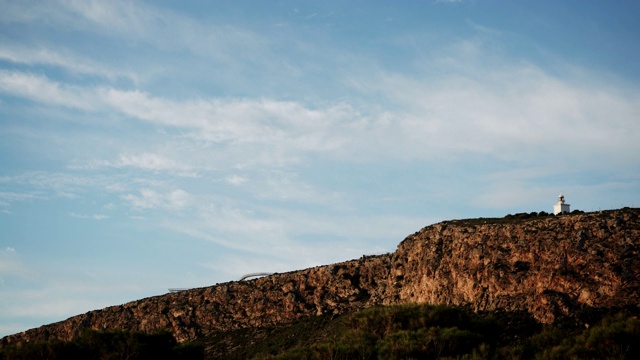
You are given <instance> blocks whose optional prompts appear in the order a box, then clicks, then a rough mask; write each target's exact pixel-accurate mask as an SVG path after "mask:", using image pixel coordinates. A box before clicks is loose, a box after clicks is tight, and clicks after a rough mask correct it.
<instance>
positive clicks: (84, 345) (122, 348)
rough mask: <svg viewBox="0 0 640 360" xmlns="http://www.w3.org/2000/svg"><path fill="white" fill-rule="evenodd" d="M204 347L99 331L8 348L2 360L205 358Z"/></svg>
mask: <svg viewBox="0 0 640 360" xmlns="http://www.w3.org/2000/svg"><path fill="white" fill-rule="evenodd" d="M203 351H204V350H203V347H202V345H199V344H197V343H193V344H182V345H179V344H177V343H176V340H175V339H174V338H173V335H171V334H170V333H168V332H163V333H158V334H150V335H149V334H140V333H127V332H122V331H115V332H99V331H93V330H85V331H83V332H82V333H81V334H80V336H78V337H77V338H76V339H74V340H73V341H70V342H63V341H48V342H38V343H32V344H26V345H24V346H9V347H7V348H6V349H3V350H0V359H1V360H35V359H51V360H56V359H60V360H73V359H78V360H81V359H82V360H86V359H101V360H102V359H104V360H111V359H114V360H115V359H129V360H137V359H139V360H143V359H166V360H182V359H184V360H187V359H202V358H204V352H203Z"/></svg>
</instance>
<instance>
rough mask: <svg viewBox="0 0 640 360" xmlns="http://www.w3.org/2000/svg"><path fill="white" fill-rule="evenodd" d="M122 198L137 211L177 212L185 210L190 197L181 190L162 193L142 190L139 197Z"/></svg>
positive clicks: (128, 195) (128, 196) (130, 195)
mask: <svg viewBox="0 0 640 360" xmlns="http://www.w3.org/2000/svg"><path fill="white" fill-rule="evenodd" d="M122 198H123V199H124V200H127V201H128V202H129V203H130V204H131V206H132V207H133V208H135V209H138V210H145V209H165V210H169V211H178V210H183V209H185V208H186V207H188V206H189V205H190V203H191V195H190V194H189V193H188V192H186V191H184V190H182V189H175V190H171V191H164V192H158V191H156V190H152V189H142V190H140V195H133V194H126V195H123V196H122Z"/></svg>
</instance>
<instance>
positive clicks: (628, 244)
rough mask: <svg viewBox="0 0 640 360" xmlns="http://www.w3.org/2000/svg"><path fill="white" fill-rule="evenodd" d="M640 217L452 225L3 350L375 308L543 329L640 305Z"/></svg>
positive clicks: (169, 297)
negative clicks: (505, 316) (513, 319)
mask: <svg viewBox="0 0 640 360" xmlns="http://www.w3.org/2000/svg"><path fill="white" fill-rule="evenodd" d="M639 251H640V209H622V210H615V211H606V212H602V213H589V214H579V215H563V216H558V217H554V216H544V217H533V218H527V219H518V218H511V219H475V220H459V221H446V222H442V223H439V224H435V225H432V226H428V227H426V228H424V229H422V230H420V231H419V232H416V233H415V234H413V235H410V236H408V237H407V238H406V239H405V240H403V241H402V242H401V243H400V244H399V245H398V248H397V250H396V251H395V252H394V253H392V254H385V255H380V256H365V257H362V258H360V259H358V260H352V261H347V262H344V263H339V264H333V265H327V266H320V267H315V268H310V269H305V270H300V271H293V272H289V273H282V274H274V275H271V276H268V277H263V278H260V279H255V280H250V281H242V282H228V283H224V284H218V285H215V286H211V287H207V288H200V289H193V290H188V291H182V292H179V293H170V294H166V295H162V296H156V297H152V298H147V299H142V300H138V301H134V302H130V303H127V304H124V305H120V306H113V307H109V308H105V309H102V310H96V311H91V312H88V313H86V314H82V315H78V316H75V317H72V318H69V319H67V320H65V321H62V322H59V323H55V324H51V325H46V326H42V327H40V328H37V329H32V330H29V331H26V332H23V333H20V334H16V335H12V336H8V337H5V338H4V339H2V340H0V347H2V346H6V345H7V344H16V343H23V342H30V341H36V340H47V339H52V338H56V339H63V340H68V339H71V338H73V337H74V336H76V335H77V334H78V333H79V332H80V331H82V330H83V329H85V328H91V329H98V330H115V329H117V330H127V331H141V332H154V331H157V330H169V331H171V332H173V333H174V335H175V336H176V338H177V339H178V341H188V340H193V339H197V338H200V337H202V336H206V335H207V334H211V333H214V332H219V331H227V330H233V329H239V328H247V327H264V326H273V325H277V324H283V323H288V322H293V321H295V320H298V319H302V318H306V317H310V316H316V315H320V314H336V315H337V314H341V313H345V312H348V311H353V310H357V309H361V308H364V307H368V306H371V305H375V304H398V303H432V304H446V305H464V306H470V307H472V308H473V309H475V310H479V311H480V310H497V309H502V310H507V311H528V312H529V313H531V314H532V315H533V316H534V317H535V318H536V319H538V320H539V321H541V322H546V323H549V322H553V321H554V320H555V319H556V318H557V317H558V316H565V315H568V316H570V315H571V314H572V313H573V312H575V311H577V310H580V309H582V308H585V307H594V308H602V307H619V306H632V307H636V308H637V307H639V306H640V258H639V256H638V252H639Z"/></svg>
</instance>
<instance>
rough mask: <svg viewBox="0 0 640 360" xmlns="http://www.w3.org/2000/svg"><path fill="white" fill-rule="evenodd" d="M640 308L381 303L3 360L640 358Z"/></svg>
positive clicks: (12, 350)
mask: <svg viewBox="0 0 640 360" xmlns="http://www.w3.org/2000/svg"><path fill="white" fill-rule="evenodd" d="M637 315H638V309H637V308H632V309H626V310H625V309H617V310H616V309H586V310H584V311H583V312H580V313H577V314H575V316H574V317H571V318H565V319H562V320H560V321H558V322H557V323H556V324H554V325H544V326H543V325H540V324H538V323H536V322H535V321H534V319H533V318H532V317H531V316H530V315H529V314H527V313H525V312H504V311H498V312H487V313H480V314H477V313H474V312H472V311H470V310H467V309H464V308H452V307H445V306H432V305H396V306H378V307H372V308H369V309H365V310H362V311H359V312H355V313H351V314H347V315H344V316H341V317H335V318H333V317H331V316H320V317H312V318H306V319H303V320H300V321H297V322H295V323H292V324H289V325H281V326H279V327H274V328H257V329H239V330H234V331H229V332H221V333H216V334H211V335H209V336H207V337H206V338H205V339H203V343H202V344H200V343H197V344H186V345H185V344H183V345H178V344H176V341H175V340H174V338H173V337H172V336H171V335H170V334H169V333H160V334H153V335H144V334H138V333H125V332H97V331H85V332H83V333H82V334H81V335H80V336H79V337H78V338H76V339H75V340H74V341H72V342H61V341H52V342H46V343H36V344H28V345H26V346H22V347H9V348H7V349H4V350H2V351H0V359H2V360H5V359H6V360H9V359H11V360H13V359H203V358H205V353H206V358H210V359H256V360H291V359H308V360H311V359H314V360H315V359H317V360H324V359H334V360H337V359H344V360H347V359H370V360H376V359H381V360H382V359H385V360H387V359H469V360H471V359H549V360H551V359H640V320H639V319H638V316H637Z"/></svg>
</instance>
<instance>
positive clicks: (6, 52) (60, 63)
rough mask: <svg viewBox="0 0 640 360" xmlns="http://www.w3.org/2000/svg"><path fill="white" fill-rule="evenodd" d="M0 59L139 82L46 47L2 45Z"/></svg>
mask: <svg viewBox="0 0 640 360" xmlns="http://www.w3.org/2000/svg"><path fill="white" fill-rule="evenodd" d="M0 59H2V60H7V61H11V62H13V63H18V64H26V65H45V66H55V67H59V68H62V69H66V70H68V71H69V72H71V73H73V74H74V75H78V74H82V75H98V76H103V77H106V78H108V79H111V80H117V79H118V78H128V79H130V80H132V81H134V82H137V76H136V74H135V73H130V72H123V71H119V70H114V69H112V68H109V67H108V66H106V65H103V64H99V63H96V62H94V61H93V60H90V59H85V58H83V57H81V56H78V55H75V54H72V53H70V52H68V51H67V52H64V51H60V50H52V49H49V48H46V47H41V48H35V49H34V48H33V47H23V46H8V45H7V44H2V45H0Z"/></svg>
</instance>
